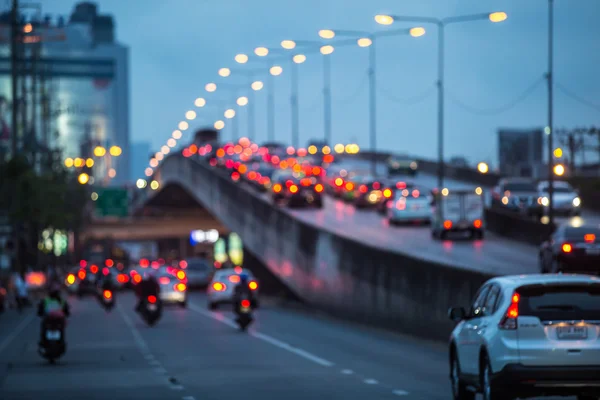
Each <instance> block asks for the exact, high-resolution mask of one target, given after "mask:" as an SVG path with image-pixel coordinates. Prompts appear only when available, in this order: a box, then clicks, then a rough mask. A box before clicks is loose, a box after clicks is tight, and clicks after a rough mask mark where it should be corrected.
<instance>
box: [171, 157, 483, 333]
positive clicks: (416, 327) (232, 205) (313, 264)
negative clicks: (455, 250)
mask: <svg viewBox="0 0 600 400" xmlns="http://www.w3.org/2000/svg"><path fill="white" fill-rule="evenodd" d="M160 176H161V180H162V182H161V184H162V185H165V184H167V183H178V184H180V185H182V186H183V187H185V188H186V189H187V190H189V191H190V193H193V194H194V196H196V197H197V199H198V200H199V201H200V202H201V203H202V204H203V205H204V206H205V207H206V208H207V209H209V210H210V211H211V213H213V214H214V215H215V216H216V217H217V218H218V219H220V220H221V221H222V222H223V224H224V225H226V226H227V227H228V228H229V229H231V230H232V231H235V232H237V233H238V234H239V235H240V236H241V238H242V240H243V241H244V245H245V246H246V247H247V248H248V249H249V250H250V251H251V252H252V253H253V254H254V255H255V256H257V257H258V258H259V259H260V260H261V261H262V262H263V263H264V264H266V265H267V267H268V268H269V270H270V271H271V272H273V273H274V274H275V275H276V276H277V277H278V278H279V279H281V281H282V282H284V283H285V284H286V285H287V286H288V287H289V288H290V289H291V290H292V291H293V292H294V293H295V294H296V295H298V297H300V298H301V299H302V300H304V301H305V302H307V303H308V304H310V305H312V306H314V307H316V308H318V309H321V310H324V311H326V312H329V313H331V314H333V315H335V316H340V317H347V318H350V319H353V320H357V321H360V322H366V323H372V324H377V325H380V326H384V327H388V328H392V329H396V330H400V331H403V332H407V333H412V334H416V335H419V336H421V337H429V338H432V339H440V340H447V338H448V334H449V332H450V331H451V330H452V328H453V326H454V324H453V323H452V322H451V321H449V320H448V317H447V310H448V307H450V306H451V305H454V304H469V303H470V302H471V301H472V297H473V296H474V294H475V292H476V290H477V289H478V288H479V286H480V285H481V284H482V282H484V281H485V280H487V279H489V278H490V277H491V275H488V274H485V273H481V272H476V271H472V270H466V269H462V268H459V267H449V266H447V265H442V264H438V263H434V262H429V261H425V260H421V259H418V258H415V257H410V256H407V255H405V254H402V253H399V252H393V251H386V250H383V249H379V248H376V247H373V246H369V245H366V244H363V243H360V242H358V241H355V240H352V239H349V238H343V237H340V236H338V235H335V234H334V233H331V232H326V231H323V230H321V229H319V228H317V227H315V226H312V225H309V224H306V223H303V222H301V221H299V220H297V219H295V218H294V217H293V216H291V215H289V214H287V213H285V212H283V211H282V210H280V209H279V208H277V207H273V206H272V205H271V204H270V203H269V202H267V201H265V200H264V199H262V198H260V197H258V196H256V195H255V194H254V193H253V192H251V191H249V190H247V189H246V188H245V187H243V186H241V185H238V184H235V183H233V182H232V181H231V179H229V177H228V176H226V175H224V174H222V173H221V172H219V171H217V170H214V169H211V168H210V167H208V166H206V165H204V164H200V163H198V162H196V161H194V160H191V159H187V158H184V157H181V156H179V155H172V156H169V157H167V158H166V159H165V161H164V162H163V164H162V165H161V171H160Z"/></svg>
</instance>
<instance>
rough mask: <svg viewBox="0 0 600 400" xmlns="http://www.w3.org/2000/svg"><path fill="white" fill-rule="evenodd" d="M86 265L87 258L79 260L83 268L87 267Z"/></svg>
mask: <svg viewBox="0 0 600 400" xmlns="http://www.w3.org/2000/svg"><path fill="white" fill-rule="evenodd" d="M86 265H87V261H85V260H81V261H79V266H80V267H81V268H85V266H86Z"/></svg>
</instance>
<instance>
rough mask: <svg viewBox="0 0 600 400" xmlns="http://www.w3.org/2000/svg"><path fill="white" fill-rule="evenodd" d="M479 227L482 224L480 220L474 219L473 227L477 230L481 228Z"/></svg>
mask: <svg viewBox="0 0 600 400" xmlns="http://www.w3.org/2000/svg"><path fill="white" fill-rule="evenodd" d="M481 225H483V223H482V222H481V220H480V219H476V220H475V221H473V226H474V227H475V228H477V229H479V228H481Z"/></svg>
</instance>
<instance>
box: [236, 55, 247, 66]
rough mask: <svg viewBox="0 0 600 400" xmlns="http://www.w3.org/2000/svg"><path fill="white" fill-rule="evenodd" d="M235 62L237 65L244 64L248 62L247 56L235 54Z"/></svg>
mask: <svg viewBox="0 0 600 400" xmlns="http://www.w3.org/2000/svg"><path fill="white" fill-rule="evenodd" d="M235 62H236V63H238V64H246V63H247V62H248V56H247V55H246V54H237V55H236V56H235Z"/></svg>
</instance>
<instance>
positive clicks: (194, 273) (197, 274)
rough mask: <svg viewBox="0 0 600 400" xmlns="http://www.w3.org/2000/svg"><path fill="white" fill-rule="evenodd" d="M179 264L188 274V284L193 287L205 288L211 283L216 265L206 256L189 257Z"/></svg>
mask: <svg viewBox="0 0 600 400" xmlns="http://www.w3.org/2000/svg"><path fill="white" fill-rule="evenodd" d="M179 266H180V267H181V268H182V269H183V270H184V271H185V273H186V275H187V284H188V287H189V288H190V289H191V288H199V287H202V288H205V287H207V286H208V284H209V283H210V280H211V279H212V276H213V273H214V271H215V267H214V266H213V265H212V264H211V263H210V262H209V261H208V260H207V259H206V258H201V257H197V258H188V259H187V260H184V261H181V262H180V263H179Z"/></svg>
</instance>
